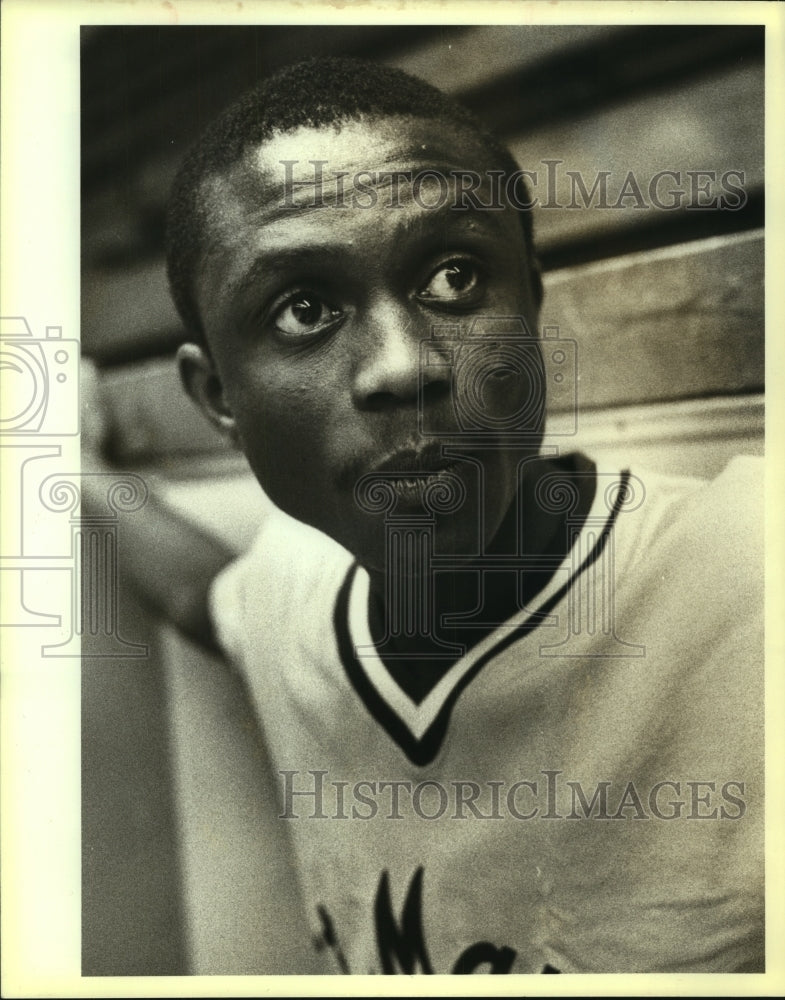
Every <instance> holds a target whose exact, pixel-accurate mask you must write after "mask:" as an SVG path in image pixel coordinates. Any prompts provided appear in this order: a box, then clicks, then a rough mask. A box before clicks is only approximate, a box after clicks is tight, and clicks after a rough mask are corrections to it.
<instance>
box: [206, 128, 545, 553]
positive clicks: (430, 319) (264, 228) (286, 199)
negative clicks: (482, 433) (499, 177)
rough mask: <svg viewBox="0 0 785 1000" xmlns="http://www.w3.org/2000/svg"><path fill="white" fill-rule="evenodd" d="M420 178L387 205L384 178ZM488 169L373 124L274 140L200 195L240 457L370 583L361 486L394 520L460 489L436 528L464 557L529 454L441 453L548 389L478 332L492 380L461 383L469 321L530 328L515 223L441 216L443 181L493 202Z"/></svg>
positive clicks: (367, 515) (493, 213) (418, 134)
mask: <svg viewBox="0 0 785 1000" xmlns="http://www.w3.org/2000/svg"><path fill="white" fill-rule="evenodd" d="M314 160H315V161H322V163H321V165H320V166H318V165H317V166H315V165H314V164H313V163H312V162H311V161H314ZM426 168H430V169H431V170H432V171H433V173H432V174H431V175H422V176H421V177H420V181H419V182H418V183H416V184H412V183H411V182H409V181H407V180H406V179H400V180H399V181H398V182H397V195H396V196H394V194H395V193H394V192H393V190H392V189H391V183H390V181H389V176H390V172H394V171H409V172H412V174H413V175H417V174H418V173H419V172H420V171H422V170H424V169H426ZM493 169H494V164H493V163H491V162H489V160H488V154H487V152H486V151H485V150H484V149H483V147H482V146H481V145H480V144H479V141H478V140H477V139H476V138H474V137H472V136H470V135H469V134H468V133H464V132H463V131H461V130H460V129H457V128H455V127H453V126H450V125H448V124H445V123H440V122H434V121H421V120H417V119H403V118H385V119H378V120H376V119H374V120H372V121H370V122H368V121H365V122H362V123H360V122H349V123H345V124H343V125H341V126H340V128H339V127H335V128H310V127H302V128H299V129H297V130H296V131H294V132H291V133H287V134H284V135H279V136H276V137H274V138H273V139H271V140H269V141H267V142H265V143H264V144H263V145H262V146H261V147H260V148H258V149H255V150H254V151H253V153H252V154H251V155H249V156H247V157H246V158H245V159H244V160H243V162H242V163H241V164H238V165H237V166H236V167H235V168H234V169H233V170H232V171H231V172H230V173H229V174H224V175H221V176H220V177H217V178H214V179H212V180H210V181H208V182H206V183H205V185H204V188H203V198H204V203H205V206H206V208H207V212H208V224H207V230H206V237H205V243H204V245H205V251H204V254H203V257H202V262H201V267H200V270H199V272H198V275H197V281H196V286H197V288H198V294H197V301H198V306H199V309H200V312H201V315H202V317H203V321H204V326H205V331H206V336H207V341H208V344H209V346H210V351H211V354H212V358H213V362H214V365H215V369H216V372H217V374H218V376H219V378H220V381H221V384H222V386H223V393H224V400H225V402H226V404H227V405H228V407H229V410H230V411H231V415H232V418H233V420H234V422H235V426H236V430H237V433H238V435H239V439H240V443H241V446H242V448H243V450H244V452H245V454H246V456H247V457H248V460H249V462H250V465H251V468H252V469H253V472H254V473H255V475H256V477H257V479H258V480H259V482H260V483H261V485H262V487H263V488H264V490H265V491H266V493H267V494H268V496H269V497H270V498H271V499H272V500H273V501H274V502H275V503H276V504H277V505H278V506H279V507H281V508H282V509H283V510H284V511H286V512H287V513H289V514H291V515H292V516H293V517H296V518H298V519H300V520H302V521H305V522H307V523H309V524H311V525H314V526H315V527H317V528H320V529H321V530H322V531H324V532H326V533H327V534H328V535H330V536H331V537H333V538H335V539H336V540H337V541H338V542H340V543H341V544H342V545H344V546H345V547H346V548H348V549H349V550H350V551H351V552H353V553H354V554H355V556H356V557H357V558H358V560H359V561H360V562H361V563H362V564H363V565H365V566H366V567H367V568H369V569H371V570H381V569H383V564H384V558H385V552H384V515H383V514H381V513H376V514H374V513H371V512H369V511H368V510H367V509H364V508H363V507H362V506H361V505H360V504H358V502H357V499H356V496H355V486H356V484H357V482H358V480H359V479H360V478H361V477H362V476H364V475H368V474H374V473H375V474H378V476H379V477H380V478H383V479H384V480H385V481H386V483H387V488H388V491H389V493H388V496H389V497H391V498H392V503H393V506H394V513H395V514H407V513H412V514H414V513H422V512H423V510H424V507H423V502H424V500H423V498H424V496H425V494H426V492H428V489H429V487H436V488H437V492H438V487H439V486H440V485H443V484H444V481H445V479H447V478H450V477H453V476H457V478H458V480H459V481H460V484H461V485H463V487H464V488H465V493H466V498H465V500H464V502H463V503H462V504H461V505H460V506H459V507H458V509H456V510H453V511H452V512H451V513H443V514H439V515H437V516H436V524H437V536H436V547H437V550H440V551H447V550H451V551H464V552H468V551H472V550H475V551H476V549H477V545H478V533H479V534H480V535H482V536H483V538H484V540H485V541H486V542H487V541H488V540H489V539H490V538H491V537H492V536H493V535H494V534H495V532H496V530H497V529H498V527H499V524H500V523H501V519H502V517H503V516H504V513H505V512H506V510H507V509H508V507H509V505H510V503H511V501H512V499H513V497H514V494H515V490H516V468H517V463H518V461H519V459H520V457H521V451H520V449H518V450H515V449H513V448H509V447H506V446H505V443H504V439H503V437H501V436H499V435H498V434H495V435H494V436H493V438H492V440H491V442H490V443H491V446H490V447H487V446H486V447H479V446H478V444H477V441H476V440H474V441H473V442H472V443H471V445H470V446H469V445H466V446H465V447H464V449H463V451H464V452H465V455H466V457H465V459H463V460H459V459H457V458H455V457H442V456H441V447H442V445H443V444H445V443H450V444H456V443H460V441H461V434H462V424H461V412H462V411H461V407H462V406H464V404H465V405H466V406H467V407H469V409H471V407H474V410H475V411H476V409H477V407H478V406H479V407H481V408H482V409H483V410H484V412H485V413H486V414H488V415H490V418H491V424H492V425H493V426H499V427H501V426H503V425H504V419H505V416H506V415H508V414H510V413H511V412H519V411H522V410H523V411H525V410H526V408H527V397H532V396H533V395H537V394H538V393H540V392H541V386H539V387H538V386H537V385H536V384H535V383H536V379H535V380H534V383H533V381H532V378H531V376H530V375H526V374H525V373H524V374H522V373H521V371H520V370H519V369H516V367H515V365H514V364H513V366H512V368H510V366H509V364H508V365H506V366H505V365H504V363H503V362H502V363H500V364H494V363H493V361H492V358H493V352H494V351H495V350H497V347H496V346H495V345H496V341H495V340H494V339H493V338H492V337H490V336H489V337H488V342H487V352H488V357H489V358H490V359H491V362H490V365H489V367H488V366H486V367H487V370H488V372H489V373H490V375H489V377H485V375H484V374H483V373H482V372H481V371H479V370H478V369H477V366H476V363H475V367H474V370H475V372H476V373H477V377H476V378H472V377H470V378H468V379H467V378H458V377H456V375H455V370H454V369H455V364H456V363H457V361H458V355H457V353H456V351H455V347H456V344H457V343H460V342H461V339H462V338H465V337H466V335H467V333H468V331H469V329H470V327H471V326H472V323H473V322H474V321H475V320H478V319H479V328H483V327H484V326H485V325H486V318H487V317H515V316H521V317H524V319H525V321H526V324H527V325H528V328H529V330H530V331H532V333H534V331H535V330H536V322H537V310H536V305H535V303H534V301H533V293H532V287H531V281H530V275H529V262H528V261H527V259H526V255H525V248H524V241H523V237H522V230H521V226H520V221H519V218H518V217H517V214H516V212H515V211H514V210H512V209H511V208H510V207H506V208H505V209H504V210H487V209H481V208H471V207H467V209H466V210H463V211H457V210H455V208H454V207H453V206H454V205H456V204H460V203H461V198H460V195H459V194H458V192H457V190H456V180H455V176H454V174H453V175H451V171H452V172H455V171H459V172H460V171H463V172H465V171H467V170H473V171H476V172H478V173H479V174H480V175H481V177H482V178H483V180H482V186H481V187H479V188H477V190H476V196H477V197H478V198H479V199H480V200H481V202H482V203H483V204H488V203H493V199H494V192H493V190H492V184H493V181H492V175H488V173H487V172H488V171H489V170H493ZM379 172H385V175H384V177H383V178H382V179H380V177H379ZM437 175H438V176H437ZM355 178H357V181H356V182H355ZM361 185H364V187H362V188H361V187H360V186H361ZM391 202H394V204H391ZM464 203H465V204H467V205H468V204H469V202H468V201H465V202H464ZM445 324H452V325H454V326H455V330H454V331H452V333H451V334H450V335H449V336H448V337H447V338H443V339H442V340H441V341H440V342H439V344H440V345H441V346H438V345H437V347H436V348H435V349H434V350H431V351H428V352H427V357H428V359H429V360H428V362H427V363H425V364H423V361H422V359H421V343H422V342H423V341H425V340H429V339H431V338H432V337H433V329H434V327H438V326H441V327H442V328H443V327H444V326H445ZM474 333H475V335H476V334H477V330H475V331H474ZM519 336H520V334H519ZM529 346H530V349H531V350H533V351H536V350H537V348H535V347H534V344H530V345H529ZM480 351H481V352H484V351H486V347H485V344H484V342H480ZM475 360H476V354H475ZM478 372H479V373H478ZM486 374H487V373H486ZM470 396H471V398H469V397H470ZM529 410H530V411H532V413H533V415H532V416H531V417H530V418H529V419H530V423H531V428H530V430H531V432H532V436H531V439H530V442H529V446H528V449H527V450H528V451H529V452H532V451H537V450H538V448H539V441H540V438H539V435H540V434H541V430H542V428H541V413H540V407H539V406H538V405H536V401H535V405H534V406H533V407H531V406H530V407H529ZM467 412H468V411H467ZM494 414H495V415H496V417H497V418H498V419H497V420H496V424H495V425H494V424H493V417H494ZM483 440H485V441H486V442H487V437H486V438H484V439H483ZM472 459H474V461H473V460H472ZM477 459H479V460H480V461H481V463H482V465H483V467H484V478H485V482H484V486H483V488H482V490H481V489H480V481H479V474H478V465H477ZM452 481H453V482H454V480H452ZM481 492H482V496H480V493H481ZM430 495H432V491H431V493H430Z"/></svg>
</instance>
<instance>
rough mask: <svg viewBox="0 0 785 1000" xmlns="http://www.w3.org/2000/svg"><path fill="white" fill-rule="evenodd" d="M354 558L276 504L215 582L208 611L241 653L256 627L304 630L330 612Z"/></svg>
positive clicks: (225, 642) (221, 635)
mask: <svg viewBox="0 0 785 1000" xmlns="http://www.w3.org/2000/svg"><path fill="white" fill-rule="evenodd" d="M352 562H353V557H352V556H351V554H350V553H349V552H347V551H346V549H344V548H343V547H342V546H340V545H338V543H337V542H335V541H333V540H332V539H331V538H329V537H328V536H327V535H325V534H323V533H322V532H321V531H318V530H317V529H315V528H312V527H310V526H309V525H306V524H303V523H302V522H300V521H296V520H295V519H294V518H291V517H289V516H288V515H287V514H284V513H282V512H280V511H278V510H277V509H275V510H274V511H273V512H272V513H270V514H268V515H267V516H266V517H265V520H264V523H263V524H262V526H261V528H260V530H259V532H258V533H257V535H256V537H255V539H254V542H253V544H252V545H251V547H250V548H249V549H248V551H247V552H245V553H244V554H243V555H241V556H240V557H239V558H238V559H236V560H235V561H234V562H232V563H230V564H229V566H227V567H226V569H225V570H224V571H223V572H222V573H221V574H220V575H219V576H218V577H217V578H216V580H215V581H214V582H213V585H212V588H211V594H210V613H211V617H212V620H213V624H214V627H215V630H216V633H217V635H218V639H219V642H220V644H221V646H222V647H223V649H224V650H225V651H226V652H227V653H229V655H231V656H232V657H235V658H236V657H237V655H238V654H239V653H240V649H239V647H240V646H242V644H243V642H244V641H245V639H246V638H247V637H248V634H249V630H251V628H252V626H260V625H261V626H263V627H264V626H269V625H270V624H272V623H274V624H275V628H276V631H277V632H278V634H279V635H280V634H281V631H282V630H284V629H290V630H294V631H297V630H298V629H305V628H306V627H307V623H308V622H309V621H315V620H317V619H319V620H321V618H323V617H324V616H325V615H330V614H331V613H332V607H333V604H334V602H335V599H336V596H337V592H338V590H339V588H340V585H341V583H342V581H343V580H344V578H345V576H346V573H347V572H348V570H349V567H350V566H351V564H352Z"/></svg>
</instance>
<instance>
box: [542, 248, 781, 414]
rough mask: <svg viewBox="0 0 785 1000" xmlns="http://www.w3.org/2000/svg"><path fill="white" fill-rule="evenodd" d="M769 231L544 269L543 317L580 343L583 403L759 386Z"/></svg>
mask: <svg viewBox="0 0 785 1000" xmlns="http://www.w3.org/2000/svg"><path fill="white" fill-rule="evenodd" d="M763 284H764V244H763V234H762V233H761V232H760V231H758V232H751V233H742V234H739V235H735V236H730V237H716V238H713V239H710V240H702V241H699V242H694V243H687V244H683V245H680V246H676V247H669V248H666V249H663V250H655V251H650V252H647V253H640V254H631V255H629V256H627V257H619V258H615V259H613V260H608V261H601V262H599V263H596V264H586V265H583V266H582V267H577V268H571V269H565V270H563V271H554V272H552V273H551V274H549V275H548V276H547V278H546V282H545V287H546V292H545V304H544V306H543V311H542V317H541V319H542V322H543V324H546V325H550V324H553V325H554V326H556V327H557V328H558V330H559V335H560V337H561V338H562V339H572V340H575V342H576V344H577V361H576V368H577V371H576V377H577V384H578V393H577V398H578V410H579V412H581V411H583V410H585V409H586V408H587V407H604V406H606V407H607V406H618V405H621V404H635V403H642V402H655V401H658V400H675V399H683V398H689V397H701V396H711V395H718V394H730V393H739V392H750V391H755V390H760V389H761V388H762V386H763V384H764V294H763Z"/></svg>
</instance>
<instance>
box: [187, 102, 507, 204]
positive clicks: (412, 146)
mask: <svg viewBox="0 0 785 1000" xmlns="http://www.w3.org/2000/svg"><path fill="white" fill-rule="evenodd" d="M492 166H493V165H492V164H491V163H490V162H489V155H488V150H487V147H486V146H485V145H484V144H483V143H482V141H481V139H480V138H479V136H476V135H475V134H474V133H472V132H471V131H469V130H468V129H466V128H461V127H460V126H457V125H453V124H452V123H450V122H445V121H442V120H434V119H419V118H410V117H403V116H401V117H398V116H395V117H383V118H378V117H376V118H363V119H352V120H349V121H344V122H338V123H335V124H332V125H326V126H320V127H314V126H300V127H298V128H296V129H293V130H291V131H288V132H277V133H274V134H273V135H272V136H270V137H269V138H267V139H265V140H263V141H262V142H261V143H259V144H257V145H255V146H253V147H251V148H249V149H248V150H246V153H245V155H244V156H243V158H242V159H241V160H240V161H239V162H238V163H236V164H234V165H233V166H231V167H229V168H228V169H227V170H225V171H222V172H220V173H214V174H212V175H210V176H209V177H208V178H207V179H206V180H205V181H204V182H203V185H202V196H203V205H204V207H206V208H207V209H208V211H209V214H210V215H211V216H212V218H213V220H215V219H216V217H218V218H220V217H223V216H228V218H229V219H230V220H231V218H232V216H233V214H234V213H233V211H232V208H233V206H232V205H231V204H230V203H235V204H234V209H235V210H237V209H238V208H240V206H241V205H244V206H245V207H246V208H247V207H249V203H252V204H254V205H255V206H257V207H259V208H262V207H271V208H274V207H276V205H284V206H286V205H289V206H291V205H292V204H293V203H294V202H297V201H298V200H299V202H300V203H301V204H304V203H306V202H307V201H309V200H313V199H312V196H311V191H313V190H314V189H318V193H319V196H320V198H329V197H330V195H331V192H332V193H333V194H334V193H335V192H336V190H337V191H338V192H339V193H340V192H342V191H343V190H345V188H346V186H347V184H348V186H349V187H356V185H357V184H361V185H362V186H364V187H366V188H367V187H372V186H374V185H383V184H389V183H390V176H389V175H390V174H392V173H396V172H404V173H405V172H408V173H409V174H410V175H411V176H412V177H413V176H415V175H416V174H417V173H418V172H421V171H422V170H423V169H424V168H431V169H433V170H434V172H435V173H434V176H438V174H439V172H441V173H442V175H443V176H444V177H445V178H450V177H451V176H452V175H453V173H454V172H455V171H473V172H476V173H477V174H478V176H479V177H480V178H481V183H482V176H483V174H484V173H488V172H489V171H490V169H491V167H492ZM421 182H422V183H425V184H428V183H431V184H432V183H433V177H431V178H428V177H422V178H421ZM396 183H397V182H396Z"/></svg>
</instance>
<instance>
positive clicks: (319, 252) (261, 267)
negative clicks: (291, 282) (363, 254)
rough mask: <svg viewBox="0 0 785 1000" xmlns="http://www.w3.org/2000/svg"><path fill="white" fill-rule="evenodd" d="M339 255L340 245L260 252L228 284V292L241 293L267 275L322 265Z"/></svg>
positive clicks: (283, 248) (285, 248)
mask: <svg viewBox="0 0 785 1000" xmlns="http://www.w3.org/2000/svg"><path fill="white" fill-rule="evenodd" d="M340 253H341V247H340V245H333V244H330V245H329V246H327V245H324V246H320V245H319V244H313V243H311V244H309V245H308V246H298V247H281V249H279V250H271V251H269V252H262V253H260V254H259V255H258V256H257V257H256V258H255V259H254V261H253V263H252V264H251V266H250V267H249V268H248V269H247V270H246V271H244V272H243V273H242V274H241V275H240V277H238V278H236V279H235V280H234V281H230V282H229V291H230V292H231V293H232V294H236V293H243V292H245V291H247V290H248V289H249V288H250V287H251V286H253V285H255V284H256V283H257V282H259V281H261V280H262V278H264V277H266V276H267V275H270V274H273V275H275V274H280V273H284V272H286V271H291V270H292V269H293V268H296V267H302V266H303V265H306V266H307V265H309V264H317V263H322V264H323V263H324V261H325V259H335V257H336V256H339V255H340Z"/></svg>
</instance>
